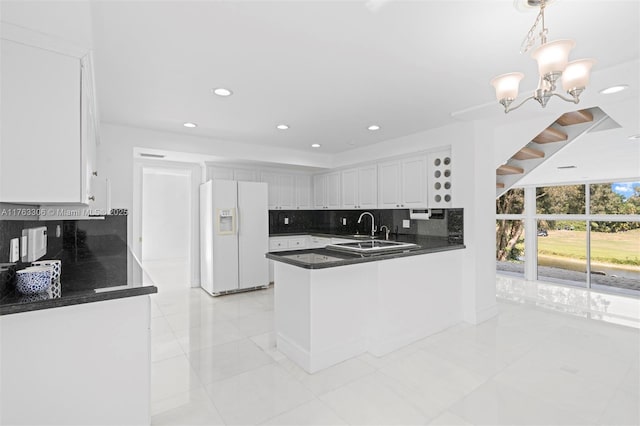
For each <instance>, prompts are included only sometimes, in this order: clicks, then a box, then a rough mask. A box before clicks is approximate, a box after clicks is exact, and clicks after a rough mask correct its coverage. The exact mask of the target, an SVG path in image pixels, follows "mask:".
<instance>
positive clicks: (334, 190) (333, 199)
mask: <svg viewBox="0 0 640 426" xmlns="http://www.w3.org/2000/svg"><path fill="white" fill-rule="evenodd" d="M326 176H327V180H326V188H325V199H326V200H327V207H328V208H330V209H338V208H340V200H341V198H342V197H341V196H340V193H341V192H342V191H341V190H340V172H335V173H329V174H327V175H326Z"/></svg>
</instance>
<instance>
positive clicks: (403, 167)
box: [378, 155, 427, 209]
mask: <svg viewBox="0 0 640 426" xmlns="http://www.w3.org/2000/svg"><path fill="white" fill-rule="evenodd" d="M426 205H427V183H426V157H425V155H417V156H416V155H414V156H411V157H408V158H404V159H400V160H395V161H389V162H386V163H380V164H378V206H379V207H380V208H384V209H393V208H411V207H426Z"/></svg>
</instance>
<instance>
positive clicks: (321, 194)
mask: <svg viewBox="0 0 640 426" xmlns="http://www.w3.org/2000/svg"><path fill="white" fill-rule="evenodd" d="M326 181H327V176H326V175H315V176H314V177H313V207H315V208H316V209H323V208H324V207H325V206H326V204H325V187H326Z"/></svg>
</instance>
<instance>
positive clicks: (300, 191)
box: [295, 175, 312, 209]
mask: <svg viewBox="0 0 640 426" xmlns="http://www.w3.org/2000/svg"><path fill="white" fill-rule="evenodd" d="M295 188H296V203H295V204H296V208H297V209H310V208H311V207H312V203H311V176H310V175H296V176H295Z"/></svg>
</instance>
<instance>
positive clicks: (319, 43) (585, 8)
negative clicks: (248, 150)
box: [92, 0, 640, 155]
mask: <svg viewBox="0 0 640 426" xmlns="http://www.w3.org/2000/svg"><path fill="white" fill-rule="evenodd" d="M368 5H370V2H366V1H315V2H314V1H299V2H294V1H255V2H248V1H234V2H231V1H227V2H220V1H193V2H191V1H136V2H133V1H98V2H95V3H93V5H92V13H93V28H94V32H93V37H94V53H95V61H96V79H97V85H98V94H99V102H100V112H101V118H102V120H103V121H105V122H110V123H120V124H126V125H132V126H137V127H146V128H152V129H157V130H163V131H170V132H179V133H185V134H191V135H193V134H195V135H199V136H209V137H212V138H217V139H224V140H231V141H243V142H251V143H256V144H264V145H268V146H279V147H287V148H294V149H302V150H309V151H311V150H312V148H310V144H311V143H320V144H322V148H321V150H323V151H324V152H327V153H339V152H342V151H345V150H349V149H353V148H355V147H363V146H368V145H371V144H374V143H376V142H380V141H382V140H387V139H391V138H397V137H400V136H404V135H408V134H412V133H416V132H419V131H423V130H427V129H430V128H435V127H439V126H442V125H445V124H448V123H452V122H454V121H455V118H453V117H452V115H451V114H452V113H455V112H461V111H462V112H464V111H465V110H467V109H468V108H472V107H475V106H478V105H484V104H487V103H490V105H489V106H485V107H483V108H480V109H479V110H483V109H484V110H486V109H487V108H490V109H491V108H495V109H496V111H500V108H501V107H500V106H499V105H497V103H496V104H495V105H491V103H493V102H494V94H493V89H492V88H491V86H490V85H489V80H490V79H491V78H492V77H494V76H495V75H498V74H502V73H505V72H510V71H523V72H525V74H526V75H527V77H526V78H525V80H524V81H523V84H522V86H523V91H524V90H527V91H528V90H529V89H533V88H534V87H535V85H536V83H537V81H535V78H534V75H535V74H536V69H535V62H534V61H533V60H532V59H531V58H530V57H529V55H527V54H525V55H520V54H519V53H518V52H519V48H520V43H521V41H522V39H523V37H524V36H525V34H526V33H527V31H528V30H529V27H530V26H531V24H532V23H533V21H534V19H535V16H536V11H535V10H533V11H531V10H530V11H527V12H521V11H518V10H516V9H515V8H514V6H513V2H512V1H510V0H503V1H484V0H482V1H481V0H476V1H455V0H448V1H397V0H395V1H385V2H382V3H379V5H380V6H381V7H378V8H372V7H368ZM546 18H547V26H548V28H549V38H550V39H551V40H553V39H557V38H573V39H575V40H576V41H577V45H576V47H575V49H574V51H573V52H572V55H571V58H572V59H577V58H581V57H593V58H596V59H597V61H598V62H597V65H596V70H598V69H605V68H608V67H612V66H614V65H617V64H622V63H625V62H629V61H632V60H637V59H638V58H639V57H640V54H639V52H640V33H639V28H640V2H638V1H637V0H629V1H616V0H606V1H605V0H601V1H588V0H556V1H555V2H553V3H552V4H551V5H549V6H548V8H547V15H546ZM637 83H638V81H637V80H636V81H634V82H628V84H631V85H632V86H633V88H634V90H636V91H637ZM214 87H227V88H229V89H231V90H233V91H234V95H233V96H231V97H229V98H220V97H217V96H214V95H212V94H211V92H210V89H211V88H214ZM593 89H597V88H592V90H593ZM636 93H637V92H636ZM554 101H555V102H559V100H557V99H556V100H552V101H551V102H554ZM512 114H513V116H514V119H517V115H516V114H517V113H516V112H514V113H511V114H509V117H511V116H512ZM460 115H468V114H467V113H464V114H456V117H457V119H461V118H460V117H459V116H460ZM186 121H192V122H195V123H198V128H196V129H186V128H184V127H182V123H183V122H186ZM280 123H286V124H288V125H289V126H290V127H291V128H290V129H289V130H287V131H279V130H277V129H276V128H275V126H276V125H277V124H280ZM370 124H379V125H380V126H381V127H382V129H381V130H379V131H377V132H371V131H368V130H367V126H369V125H370ZM525 142H526V141H524V142H523V144H524V143H525ZM558 155H560V154H558Z"/></svg>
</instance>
